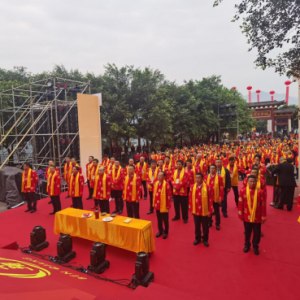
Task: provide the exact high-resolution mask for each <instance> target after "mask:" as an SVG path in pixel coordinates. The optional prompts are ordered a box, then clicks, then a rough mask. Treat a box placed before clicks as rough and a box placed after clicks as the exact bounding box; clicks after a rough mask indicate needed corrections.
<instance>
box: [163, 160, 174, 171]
mask: <svg viewBox="0 0 300 300" xmlns="http://www.w3.org/2000/svg"><path fill="white" fill-rule="evenodd" d="M171 168H172V164H171V162H170V163H169V165H168V170H169V171H171ZM165 169H166V164H164V165H163V171H165Z"/></svg>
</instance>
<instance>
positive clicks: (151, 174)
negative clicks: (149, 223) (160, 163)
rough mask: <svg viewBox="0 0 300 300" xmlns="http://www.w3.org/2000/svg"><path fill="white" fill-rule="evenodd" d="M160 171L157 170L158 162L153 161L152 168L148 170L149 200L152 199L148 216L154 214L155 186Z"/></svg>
mask: <svg viewBox="0 0 300 300" xmlns="http://www.w3.org/2000/svg"><path fill="white" fill-rule="evenodd" d="M158 172H159V169H158V168H157V162H156V160H152V161H151V168H149V169H148V170H147V184H148V187H147V189H148V192H149V199H150V202H149V203H150V208H149V211H148V212H147V215H150V214H153V210H154V208H153V184H154V182H155V181H156V180H157V175H158Z"/></svg>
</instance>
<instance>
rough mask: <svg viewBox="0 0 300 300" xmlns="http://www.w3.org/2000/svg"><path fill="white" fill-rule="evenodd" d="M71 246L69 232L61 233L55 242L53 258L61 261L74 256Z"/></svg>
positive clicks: (66, 260)
mask: <svg viewBox="0 0 300 300" xmlns="http://www.w3.org/2000/svg"><path fill="white" fill-rule="evenodd" d="M72 248H73V243H72V237H71V236H70V235H69V234H61V235H60V237H59V241H58V242H57V255H56V256H55V259H56V260H59V261H62V262H69V261H70V260H71V259H72V258H74V257H75V256H76V252H74V251H72Z"/></svg>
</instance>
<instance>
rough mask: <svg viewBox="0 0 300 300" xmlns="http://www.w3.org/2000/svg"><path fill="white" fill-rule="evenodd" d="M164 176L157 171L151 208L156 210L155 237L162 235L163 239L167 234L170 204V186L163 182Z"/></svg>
mask: <svg viewBox="0 0 300 300" xmlns="http://www.w3.org/2000/svg"><path fill="white" fill-rule="evenodd" d="M165 176H166V173H165V172H163V171H159V173H158V176H157V180H156V181H155V182H154V184H153V207H154V209H155V210H156V217H157V225H158V233H157V234H156V237H157V238H158V237H160V236H162V235H163V239H166V238H167V237H168V234H169V210H170V208H171V202H172V191H171V186H170V184H169V183H168V182H167V181H166V180H165ZM163 225H164V227H165V228H163Z"/></svg>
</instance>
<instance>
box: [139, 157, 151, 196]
mask: <svg viewBox="0 0 300 300" xmlns="http://www.w3.org/2000/svg"><path fill="white" fill-rule="evenodd" d="M148 167H149V165H148V164H147V163H146V162H145V157H144V156H141V157H140V162H139V163H137V164H136V173H137V174H138V176H139V177H140V178H141V180H142V185H143V189H144V200H147V170H148ZM141 198H142V190H141Z"/></svg>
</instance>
